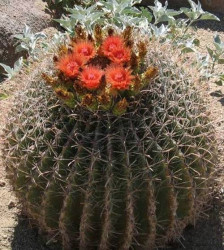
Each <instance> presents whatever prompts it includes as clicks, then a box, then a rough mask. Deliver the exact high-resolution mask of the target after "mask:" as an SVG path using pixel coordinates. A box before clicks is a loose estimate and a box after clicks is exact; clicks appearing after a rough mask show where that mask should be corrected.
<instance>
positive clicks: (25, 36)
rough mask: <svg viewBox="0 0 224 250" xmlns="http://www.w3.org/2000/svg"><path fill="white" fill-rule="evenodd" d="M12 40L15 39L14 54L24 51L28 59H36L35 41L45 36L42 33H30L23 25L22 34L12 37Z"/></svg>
mask: <svg viewBox="0 0 224 250" xmlns="http://www.w3.org/2000/svg"><path fill="white" fill-rule="evenodd" d="M14 38H16V39H17V42H16V44H15V46H16V52H21V51H26V52H27V53H28V55H29V56H30V57H32V58H33V59H37V55H36V54H37V53H38V49H37V48H36V44H37V41H38V40H39V39H43V38H46V35H45V34H44V33H43V32H38V33H35V34H34V33H32V32H31V29H30V27H29V26H27V25H26V24H25V28H24V30H23V33H22V34H17V35H14Z"/></svg>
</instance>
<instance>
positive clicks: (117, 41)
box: [102, 36, 124, 56]
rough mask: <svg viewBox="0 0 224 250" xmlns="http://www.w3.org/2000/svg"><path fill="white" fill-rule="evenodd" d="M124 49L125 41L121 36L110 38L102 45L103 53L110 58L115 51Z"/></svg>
mask: <svg viewBox="0 0 224 250" xmlns="http://www.w3.org/2000/svg"><path fill="white" fill-rule="evenodd" d="M122 47H124V40H123V39H122V38H121V37H119V36H109V37H107V38H106V39H105V40H104V42H103V44H102V52H103V54H104V55H105V56H110V55H111V53H112V52H113V51H114V50H117V49H119V48H122Z"/></svg>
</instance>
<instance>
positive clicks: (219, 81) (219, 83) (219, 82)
mask: <svg viewBox="0 0 224 250" xmlns="http://www.w3.org/2000/svg"><path fill="white" fill-rule="evenodd" d="M215 84H217V85H218V86H223V81H222V80H218V81H216V82H215Z"/></svg>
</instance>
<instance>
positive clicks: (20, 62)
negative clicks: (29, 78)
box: [0, 57, 23, 79]
mask: <svg viewBox="0 0 224 250" xmlns="http://www.w3.org/2000/svg"><path fill="white" fill-rule="evenodd" d="M0 66H2V67H3V69H4V70H5V72H6V73H4V75H5V76H6V77H7V79H12V78H13V77H14V76H15V75H16V74H17V73H18V72H19V71H20V70H21V68H22V66H23V57H20V58H19V59H18V60H17V61H16V62H15V63H14V67H13V68H11V67H10V66H8V65H6V64H4V63H0Z"/></svg>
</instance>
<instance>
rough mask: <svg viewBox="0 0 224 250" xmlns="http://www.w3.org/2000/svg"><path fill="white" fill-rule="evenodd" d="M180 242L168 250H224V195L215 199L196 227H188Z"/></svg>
mask: <svg viewBox="0 0 224 250" xmlns="http://www.w3.org/2000/svg"><path fill="white" fill-rule="evenodd" d="M180 241H181V242H178V243H173V244H171V245H170V247H168V248H166V249H167V250H168V249H169V250H183V249H185V250H224V193H222V194H220V195H218V196H217V197H214V199H213V201H212V202H211V205H210V208H209V211H207V212H206V215H204V216H203V217H202V218H201V219H199V221H197V223H196V225H195V227H193V226H188V227H187V228H186V229H185V231H184V234H183V238H182V239H180ZM166 249H163V250H166Z"/></svg>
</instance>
